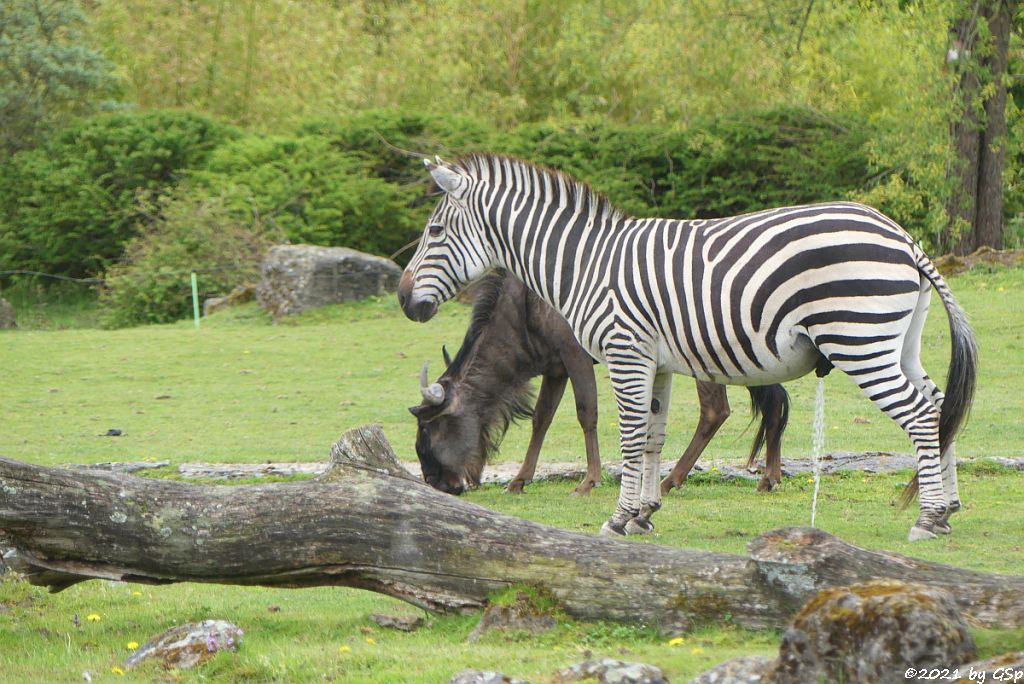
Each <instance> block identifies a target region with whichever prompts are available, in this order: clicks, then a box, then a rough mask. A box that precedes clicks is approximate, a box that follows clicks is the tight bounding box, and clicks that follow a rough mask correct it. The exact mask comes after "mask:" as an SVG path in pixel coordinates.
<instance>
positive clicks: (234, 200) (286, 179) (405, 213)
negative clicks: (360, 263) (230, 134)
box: [192, 135, 420, 255]
mask: <svg viewBox="0 0 1024 684" xmlns="http://www.w3.org/2000/svg"><path fill="white" fill-rule="evenodd" d="M192 178H193V180H194V181H195V182H196V183H197V184H198V185H200V186H202V187H205V188H208V189H210V190H213V191H216V190H218V189H222V191H223V192H224V193H225V196H226V197H227V198H228V200H229V203H230V205H231V207H232V208H233V209H234V210H235V212H236V213H248V212H250V211H254V212H256V213H257V214H258V215H259V216H260V217H261V219H262V220H264V221H266V222H267V223H268V224H271V225H274V226H276V227H277V228H279V229H280V232H281V234H282V235H283V236H284V237H286V238H287V239H288V240H290V241H292V242H302V243H310V244H321V245H345V246H349V247H353V248H355V249H360V250H363V251H367V252H373V253H376V254H383V255H388V254H390V253H392V252H394V251H395V250H396V249H398V248H399V247H401V246H402V245H403V244H405V243H406V242H408V241H409V240H410V239H411V238H412V237H413V236H415V235H416V233H417V232H418V231H419V228H420V226H419V225H418V221H417V217H415V216H414V215H413V213H412V212H411V211H410V209H409V205H410V203H411V202H412V200H413V198H414V197H415V196H416V191H415V190H414V189H412V188H408V187H402V186H399V185H397V184H394V183H389V182H387V181H385V180H384V179H382V178H380V177H376V176H375V175H374V170H373V167H372V165H371V163H370V160H369V159H367V158H365V157H361V156H357V155H354V154H350V153H347V152H345V151H344V150H343V149H340V148H339V146H337V145H335V144H334V143H333V141H332V140H331V139H330V138H327V137H322V136H315V135H306V136H301V137H281V136H259V135H250V136H246V137H244V138H241V139H239V140H236V141H233V142H230V143H227V144H225V145H223V146H222V147H220V148H219V149H217V150H216V151H215V152H214V153H213V154H212V155H211V157H210V160H209V162H208V163H207V164H206V166H205V167H204V169H202V170H201V171H197V172H195V173H193V174H192Z"/></svg>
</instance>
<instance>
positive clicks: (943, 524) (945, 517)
mask: <svg viewBox="0 0 1024 684" xmlns="http://www.w3.org/2000/svg"><path fill="white" fill-rule="evenodd" d="M959 510H960V502H959V501H951V502H950V504H949V506H947V507H946V512H945V513H943V514H942V515H940V516H939V519H938V520H936V521H935V531H936V532H937V533H938V534H951V533H952V532H953V528H952V527H950V526H949V517H950V516H951V515H953V514H954V513H956V512H957V511H959Z"/></svg>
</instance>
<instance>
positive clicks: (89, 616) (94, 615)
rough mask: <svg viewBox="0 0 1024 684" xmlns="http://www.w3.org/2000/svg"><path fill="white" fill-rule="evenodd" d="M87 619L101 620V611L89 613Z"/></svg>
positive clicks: (90, 620)
mask: <svg viewBox="0 0 1024 684" xmlns="http://www.w3.org/2000/svg"><path fill="white" fill-rule="evenodd" d="M85 619H86V620H88V621H89V622H99V621H100V615H99V613H89V614H88V615H86V616H85Z"/></svg>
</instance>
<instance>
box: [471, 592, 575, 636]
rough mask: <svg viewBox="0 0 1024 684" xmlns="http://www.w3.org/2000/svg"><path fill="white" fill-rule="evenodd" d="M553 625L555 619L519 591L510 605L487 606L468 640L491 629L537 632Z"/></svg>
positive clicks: (544, 630)
mask: <svg viewBox="0 0 1024 684" xmlns="http://www.w3.org/2000/svg"><path fill="white" fill-rule="evenodd" d="M554 626H555V619H554V618H553V617H551V615H550V614H548V613H547V612H545V611H543V610H539V609H538V608H537V607H536V606H534V605H533V602H532V601H531V600H530V598H529V597H528V596H527V595H526V594H524V593H522V592H520V593H519V594H517V595H516V600H515V602H514V603H512V604H511V605H504V604H492V605H489V606H487V608H485V609H484V612H483V614H482V615H481V616H480V622H478V623H477V624H476V627H475V628H474V629H473V631H472V632H471V633H470V635H469V637H468V638H469V640H470V641H476V640H477V639H479V638H480V637H481V636H483V635H484V634H485V633H486V632H488V631H490V630H492V629H497V630H502V631H506V632H510V631H523V632H527V633H529V634H539V633H541V632H546V631H547V630H549V629H552V628H553V627H554Z"/></svg>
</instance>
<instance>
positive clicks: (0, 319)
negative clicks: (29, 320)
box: [0, 297, 18, 330]
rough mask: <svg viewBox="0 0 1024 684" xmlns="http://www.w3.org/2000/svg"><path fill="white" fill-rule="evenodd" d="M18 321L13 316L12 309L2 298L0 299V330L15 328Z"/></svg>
mask: <svg viewBox="0 0 1024 684" xmlns="http://www.w3.org/2000/svg"><path fill="white" fill-rule="evenodd" d="M17 327H18V319H17V317H16V316H15V315H14V307H13V306H11V303H10V302H8V301H7V300H6V299H4V298H3V297H0V330H5V329H10V328H17Z"/></svg>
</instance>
